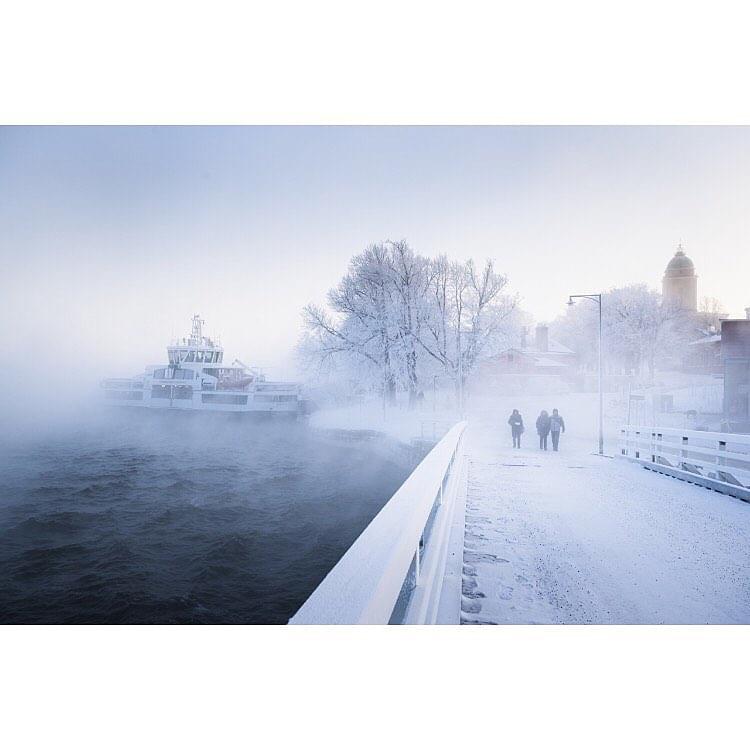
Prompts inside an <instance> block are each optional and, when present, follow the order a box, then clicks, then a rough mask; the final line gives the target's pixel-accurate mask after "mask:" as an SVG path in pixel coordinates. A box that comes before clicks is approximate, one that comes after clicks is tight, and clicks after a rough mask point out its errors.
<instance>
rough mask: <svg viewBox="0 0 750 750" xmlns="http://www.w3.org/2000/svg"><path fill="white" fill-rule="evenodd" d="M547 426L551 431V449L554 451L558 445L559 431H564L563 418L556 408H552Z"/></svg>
mask: <svg viewBox="0 0 750 750" xmlns="http://www.w3.org/2000/svg"><path fill="white" fill-rule="evenodd" d="M549 428H550V432H551V433H552V450H553V451H556V450H557V447H558V446H559V445H560V433H561V432H565V420H564V419H563V418H562V417H561V416H560V412H558V411H557V409H553V410H552V416H551V417H550V418H549Z"/></svg>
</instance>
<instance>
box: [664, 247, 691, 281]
mask: <svg viewBox="0 0 750 750" xmlns="http://www.w3.org/2000/svg"><path fill="white" fill-rule="evenodd" d="M664 274H665V276H693V275H695V265H693V261H692V260H690V258H688V257H687V255H685V251H684V250H683V249H682V245H678V246H677V252H676V253H675V254H674V257H673V258H672V260H670V261H669V263H668V264H667V269H666V271H665V272H664Z"/></svg>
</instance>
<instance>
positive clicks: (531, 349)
mask: <svg viewBox="0 0 750 750" xmlns="http://www.w3.org/2000/svg"><path fill="white" fill-rule="evenodd" d="M512 348H513V349H516V350H517V351H519V352H523V353H524V354H529V355H531V356H536V355H539V354H541V355H542V356H543V355H545V354H575V352H574V351H573V350H572V349H568V347H567V346H563V344H561V343H560V342H559V341H553V340H552V339H550V340H549V342H548V346H547V351H542V350H541V349H537V348H536V347H535V346H524V347H523V348H521V347H512Z"/></svg>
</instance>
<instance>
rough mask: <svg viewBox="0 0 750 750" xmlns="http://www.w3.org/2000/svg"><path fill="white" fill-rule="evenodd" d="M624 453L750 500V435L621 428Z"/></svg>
mask: <svg viewBox="0 0 750 750" xmlns="http://www.w3.org/2000/svg"><path fill="white" fill-rule="evenodd" d="M620 455H621V456H624V457H625V458H628V459H630V460H633V461H638V462H640V463H641V464H643V465H644V466H645V467H646V468H647V469H651V470H652V471H658V472H661V473H663V474H669V475H670V476H674V477H677V478H678V479H684V480H686V481H688V482H693V483H694V484H700V485H703V486H704V487H709V488H711V489H713V490H717V491H718V492H723V493H724V494H726V495H733V496H734V497H739V498H741V499H742V500H747V501H750V435H738V434H733V433H727V432H701V431H699V430H678V429H668V428H660V427H634V426H627V427H622V428H620Z"/></svg>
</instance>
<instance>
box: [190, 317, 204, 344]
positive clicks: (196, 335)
mask: <svg viewBox="0 0 750 750" xmlns="http://www.w3.org/2000/svg"><path fill="white" fill-rule="evenodd" d="M205 322H206V321H205V320H201V316H200V315H193V332H192V335H191V336H190V338H191V342H190V343H192V344H195V346H200V345H201V341H202V340H203V324H204V323H205Z"/></svg>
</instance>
